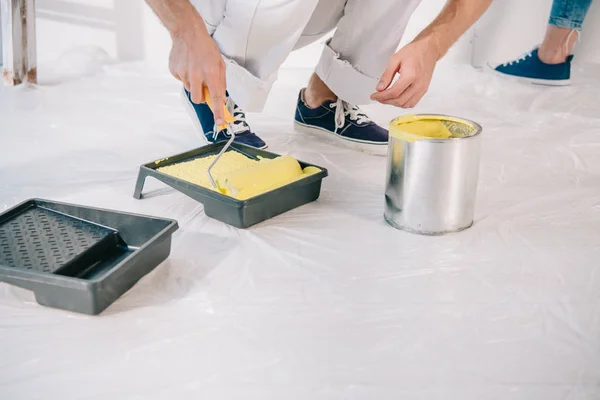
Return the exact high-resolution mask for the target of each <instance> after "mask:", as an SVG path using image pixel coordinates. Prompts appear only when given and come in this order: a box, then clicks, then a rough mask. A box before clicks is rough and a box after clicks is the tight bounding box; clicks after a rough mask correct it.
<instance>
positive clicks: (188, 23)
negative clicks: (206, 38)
mask: <svg viewBox="0 0 600 400" xmlns="http://www.w3.org/2000/svg"><path fill="white" fill-rule="evenodd" d="M169 33H170V34H171V38H181V39H183V40H186V39H187V38H188V37H190V38H191V37H197V35H198V34H200V35H203V34H205V35H208V31H207V30H206V26H205V25H204V20H203V19H202V17H201V16H200V15H199V14H198V13H192V14H190V15H186V16H185V17H184V18H178V19H177V22H176V24H174V25H173V26H172V27H170V29H169Z"/></svg>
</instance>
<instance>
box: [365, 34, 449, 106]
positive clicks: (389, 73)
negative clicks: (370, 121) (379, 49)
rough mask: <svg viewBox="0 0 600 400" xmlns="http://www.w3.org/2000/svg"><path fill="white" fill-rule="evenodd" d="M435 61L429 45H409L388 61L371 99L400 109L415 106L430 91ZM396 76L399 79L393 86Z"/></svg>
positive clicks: (427, 43) (417, 43) (422, 41)
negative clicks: (397, 75)
mask: <svg viewBox="0 0 600 400" xmlns="http://www.w3.org/2000/svg"><path fill="white" fill-rule="evenodd" d="M437 61H438V55H437V49H436V48H435V46H433V44H432V43H430V42H428V41H427V40H419V41H414V42H412V43H409V44H408V45H406V46H405V47H403V48H402V49H401V50H400V51H398V52H397V53H396V54H394V55H393V56H392V57H391V58H390V61H389V62H388V66H387V68H386V70H385V72H384V73H383V75H382V76H381V80H380V81H379V84H378V85H377V92H376V93H373V94H372V95H371V100H375V101H378V102H380V103H383V104H391V105H394V106H396V107H402V108H412V107H414V106H416V105H417V103H418V102H419V101H420V100H421V98H422V97H423V96H424V95H425V93H426V92H427V89H429V84H430V82H431V77H432V76H433V70H434V68H435V64H436V63H437ZM396 74H399V75H400V77H399V78H398V80H397V81H396V82H395V83H394V84H392V81H393V80H394V77H395V76H396Z"/></svg>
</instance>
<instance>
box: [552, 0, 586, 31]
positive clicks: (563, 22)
mask: <svg viewBox="0 0 600 400" xmlns="http://www.w3.org/2000/svg"><path fill="white" fill-rule="evenodd" d="M590 4H592V0H554V1H553V2H552V11H551V12H550V20H549V21H548V23H549V24H550V25H555V26H558V27H561V28H568V29H575V30H577V31H580V30H581V25H582V24H583V20H584V19H585V15H586V14H587V12H588V10H589V9H590Z"/></svg>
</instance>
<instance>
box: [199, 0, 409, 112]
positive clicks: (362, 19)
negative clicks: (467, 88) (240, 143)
mask: <svg viewBox="0 0 600 400" xmlns="http://www.w3.org/2000/svg"><path fill="white" fill-rule="evenodd" d="M419 2H420V0H192V3H193V4H194V6H195V7H196V9H197V10H198V12H199V13H200V15H202V17H203V18H204V21H205V23H206V26H207V27H208V30H209V33H210V34H211V35H212V37H213V38H214V40H215V41H216V43H217V45H218V46H219V49H220V50H221V53H222V54H223V56H224V58H225V60H226V65H227V90H228V91H229V93H230V95H231V97H232V98H233V99H234V100H235V102H236V103H238V104H239V105H240V107H242V108H244V109H245V110H247V111H255V112H258V111H261V110H262V109H263V107H264V104H265V102H266V99H267V96H268V94H269V91H270V90H271V86H272V85H273V82H274V81H275V79H276V78H277V70H278V69H279V67H280V66H281V64H282V63H283V61H284V60H285V59H286V57H287V56H288V54H289V53H290V52H291V51H292V50H294V49H298V48H300V47H303V46H306V45H307V44H309V43H312V42H314V41H315V40H317V39H319V38H321V37H323V36H324V35H325V34H327V33H328V32H330V31H331V30H333V29H334V28H336V27H337V30H336V32H335V34H334V36H333V38H332V39H331V40H329V41H328V43H327V45H326V46H325V48H324V49H323V53H322V54H321V59H320V60H319V63H318V64H317V66H316V69H315V72H316V73H317V74H318V75H319V77H320V78H321V79H322V80H323V81H324V82H325V84H327V86H328V87H329V88H330V89H331V90H332V91H333V92H334V93H335V94H336V95H337V96H338V97H339V98H341V99H342V100H345V101H347V102H348V103H351V104H354V105H358V104H366V103H370V99H369V97H370V95H371V94H372V93H373V92H374V91H375V87H376V86H377V83H378V81H379V77H380V76H381V74H382V73H383V71H384V69H385V67H386V65H387V62H388V60H389V57H390V56H391V55H392V54H393V53H394V52H395V51H396V50H397V48H398V45H399V43H400V39H401V38H402V34H403V33H404V30H405V28H406V25H407V24H408V20H409V18H410V16H411V15H412V13H413V11H414V10H415V8H416V7H417V5H418V4H419Z"/></svg>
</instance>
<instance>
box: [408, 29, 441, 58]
mask: <svg viewBox="0 0 600 400" xmlns="http://www.w3.org/2000/svg"><path fill="white" fill-rule="evenodd" d="M413 43H420V44H423V45H424V46H425V47H426V48H427V50H428V51H429V52H430V53H431V55H432V56H433V57H434V58H435V60H436V61H439V60H440V59H441V58H442V57H444V55H446V52H447V51H448V49H447V48H446V46H445V45H444V44H443V40H442V38H441V37H439V35H438V34H437V33H436V32H433V31H430V32H425V31H424V32H421V34H419V35H418V36H417V37H416V38H415V39H414V40H413Z"/></svg>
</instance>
